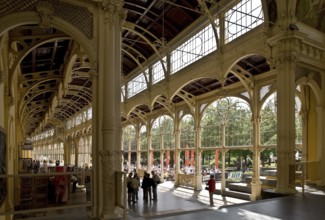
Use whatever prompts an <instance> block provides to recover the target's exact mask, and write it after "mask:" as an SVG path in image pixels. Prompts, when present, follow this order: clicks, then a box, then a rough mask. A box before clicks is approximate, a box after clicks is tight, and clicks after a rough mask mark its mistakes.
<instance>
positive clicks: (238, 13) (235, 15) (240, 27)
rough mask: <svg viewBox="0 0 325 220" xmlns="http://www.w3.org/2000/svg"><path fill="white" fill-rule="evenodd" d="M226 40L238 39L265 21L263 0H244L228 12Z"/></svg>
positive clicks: (227, 41)
mask: <svg viewBox="0 0 325 220" xmlns="http://www.w3.org/2000/svg"><path fill="white" fill-rule="evenodd" d="M225 20H226V24H225V29H226V30H225V35H226V36H225V41H226V43H229V42H230V41H232V40H234V39H236V38H237V37H239V36H241V35H243V34H244V33H246V32H248V31H250V30H252V29H253V28H255V27H256V26H258V25H260V24H261V23H263V20H264V18H263V11H262V5H261V0H243V1H240V2H239V3H238V4H237V5H236V6H234V7H233V8H231V9H230V10H229V11H227V12H226V15H225Z"/></svg>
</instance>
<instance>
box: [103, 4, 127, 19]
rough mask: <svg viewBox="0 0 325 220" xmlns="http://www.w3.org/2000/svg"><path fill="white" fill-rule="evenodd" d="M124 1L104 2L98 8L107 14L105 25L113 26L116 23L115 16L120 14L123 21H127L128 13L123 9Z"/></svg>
mask: <svg viewBox="0 0 325 220" xmlns="http://www.w3.org/2000/svg"><path fill="white" fill-rule="evenodd" d="M123 4H124V1H123V0H103V1H102V2H99V3H98V6H99V8H100V9H101V10H103V12H104V14H105V23H109V24H112V23H113V22H114V17H115V16H114V14H118V15H119V16H120V18H121V21H123V22H124V21H125V19H126V15H127V13H126V12H127V11H126V10H125V9H123Z"/></svg>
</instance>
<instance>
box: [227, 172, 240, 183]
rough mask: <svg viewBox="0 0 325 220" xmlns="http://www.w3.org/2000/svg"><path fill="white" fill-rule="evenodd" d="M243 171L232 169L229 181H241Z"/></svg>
mask: <svg viewBox="0 0 325 220" xmlns="http://www.w3.org/2000/svg"><path fill="white" fill-rule="evenodd" d="M242 175H243V171H232V172H229V175H228V178H227V181H231V182H241V181H242Z"/></svg>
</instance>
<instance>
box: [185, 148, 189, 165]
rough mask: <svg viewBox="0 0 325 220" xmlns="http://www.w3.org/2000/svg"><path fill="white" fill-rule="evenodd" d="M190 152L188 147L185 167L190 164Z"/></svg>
mask: <svg viewBox="0 0 325 220" xmlns="http://www.w3.org/2000/svg"><path fill="white" fill-rule="evenodd" d="M189 157H190V150H189V149H188V145H186V149H185V166H188V165H189V164H190V158H189Z"/></svg>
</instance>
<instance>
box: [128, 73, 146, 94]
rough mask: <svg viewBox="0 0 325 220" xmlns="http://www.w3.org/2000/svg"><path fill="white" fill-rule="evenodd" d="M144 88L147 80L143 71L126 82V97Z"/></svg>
mask: <svg viewBox="0 0 325 220" xmlns="http://www.w3.org/2000/svg"><path fill="white" fill-rule="evenodd" d="M145 89H147V82H146V79H145V76H144V73H142V74H140V75H138V76H137V77H136V78H134V79H133V80H131V81H130V82H129V83H128V97H129V98H130V97H132V96H134V95H136V94H138V93H140V92H142V91H143V90H145Z"/></svg>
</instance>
